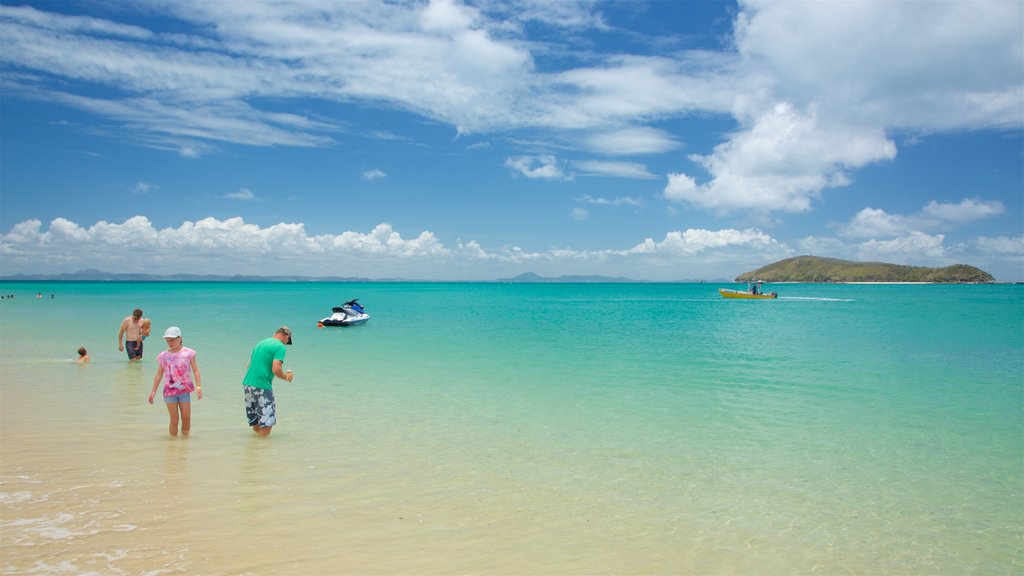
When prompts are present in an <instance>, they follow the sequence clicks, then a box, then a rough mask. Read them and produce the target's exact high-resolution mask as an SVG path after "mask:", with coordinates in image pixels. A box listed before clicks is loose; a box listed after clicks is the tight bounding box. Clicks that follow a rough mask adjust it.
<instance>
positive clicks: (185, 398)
mask: <svg viewBox="0 0 1024 576" xmlns="http://www.w3.org/2000/svg"><path fill="white" fill-rule="evenodd" d="M191 396H192V395H191V394H189V393H188V392H185V393H184V394H175V395H174V396H164V402H165V403H167V404H188V403H189V402H191V401H192V397H191Z"/></svg>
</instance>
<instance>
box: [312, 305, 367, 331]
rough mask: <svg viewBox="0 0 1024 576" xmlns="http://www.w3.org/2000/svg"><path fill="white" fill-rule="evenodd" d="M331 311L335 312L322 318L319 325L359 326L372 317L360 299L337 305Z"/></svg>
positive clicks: (321, 326)
mask: <svg viewBox="0 0 1024 576" xmlns="http://www.w3.org/2000/svg"><path fill="white" fill-rule="evenodd" d="M331 311H332V312H334V314H331V315H330V316H328V317H327V318H324V319H323V320H321V321H320V322H319V323H318V324H317V326H318V327H320V328H323V327H324V326H359V325H360V324H366V321H367V320H369V319H370V315H369V314H367V313H366V309H365V308H363V305H362V304H360V303H359V302H358V299H356V300H349V301H348V302H345V303H344V304H342V305H341V306H335V307H334V308H331Z"/></svg>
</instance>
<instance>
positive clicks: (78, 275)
mask: <svg viewBox="0 0 1024 576" xmlns="http://www.w3.org/2000/svg"><path fill="white" fill-rule="evenodd" d="M0 280H9V281H21V282H26V281H35V282H423V280H409V279H405V278H359V277H351V276H249V275H233V276H226V275H217V274H166V275H161V274H133V273H129V274H118V273H111V272H103V271H102V270H93V269H89V270H80V271H78V272H74V273H63V274H16V275H13V276H0ZM714 281H715V282H728V280H723V279H718V280H714ZM491 282H522V283H531V282H532V283H545V282H547V283H557V282H562V283H573V282H575V283H593V284H601V283H604V284H611V283H623V284H629V283H644V282H648V281H647V280H634V279H632V278H625V277H623V276H615V277H611V276H558V277H555V278H552V277H547V276H541V275H539V274H534V273H533V272H526V273H525V274H520V275H518V276H515V277H512V278H498V279H496V280H491ZM678 282H679V283H683V282H703V280H679V281H678Z"/></svg>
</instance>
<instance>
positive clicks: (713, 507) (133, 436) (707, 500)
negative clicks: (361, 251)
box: [0, 283, 1024, 574]
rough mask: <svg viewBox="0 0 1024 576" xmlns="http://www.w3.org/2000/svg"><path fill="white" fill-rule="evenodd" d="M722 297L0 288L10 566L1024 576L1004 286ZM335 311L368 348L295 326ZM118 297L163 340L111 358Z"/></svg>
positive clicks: (609, 289) (634, 291)
mask: <svg viewBox="0 0 1024 576" xmlns="http://www.w3.org/2000/svg"><path fill="white" fill-rule="evenodd" d="M715 288H717V286H713V285H701V284H571V285H565V284H554V285H552V284H472V283H464V284H463V283H456V284H435V283H373V284H286V283H285V284H276V283H265V284H257V283H254V284H246V283H208V284H207V283H180V284H176V283H81V284H78V283H53V284H30V283H24V284H21V283H9V284H0V293H2V294H9V293H15V294H17V297H16V298H15V299H14V300H7V299H5V300H3V301H0V363H2V371H0V373H2V374H3V377H2V378H3V379H2V381H0V385H2V388H0V392H2V397H0V400H2V402H0V446H2V454H0V456H2V458H0V462H2V470H0V503H2V516H0V565H2V567H3V571H4V572H5V573H10V574H19V573H37V572H58V571H67V572H69V573H98V574H120V573H132V574H135V573H148V574H160V573H169V572H178V571H186V572H193V573H196V572H198V573H217V574H221V573H222V574H334V573H371V574H372V573H379V574H394V573H416V574H450V573H497V574H524V573H531V574H567V573H576V574H581V573H588V574H593V573H612V574H621V573H631V574H637V573H652V574H655V573H656V574H664V573H691V574H692V573H715V574H748V573H760V574H782V573H785V574H793V573H821V574H865V573H873V574H922V573H928V574H939V573H941V574H1018V573H1020V572H1021V571H1022V570H1024V556H1022V552H1021V550H1022V543H1024V525H1022V518H1024V418H1022V416H1024V346H1022V345H1021V343H1020V334H1021V333H1022V328H1024V290H1022V289H1021V288H1022V287H1020V286H1005V285H999V286H887V285H883V286H850V285H835V286H829V285H778V286H775V287H774V289H777V290H778V291H779V292H780V294H781V295H782V296H783V297H782V298H780V299H779V300H774V301H726V300H724V299H722V298H720V297H719V296H718V294H717V293H716V292H715ZM36 292H42V293H43V294H44V295H45V296H46V297H45V298H43V299H36V298H34V295H35V293H36ZM50 294H53V295H54V296H55V298H53V299H50V298H49V297H48V296H49V295H50ZM353 297H359V298H360V299H361V302H362V303H363V304H364V305H365V306H366V307H367V309H368V311H369V312H370V314H371V315H372V316H373V319H372V320H371V321H370V322H369V323H368V324H367V325H365V326H362V327H357V328H337V329H317V328H316V320H318V319H319V318H321V317H324V316H327V315H329V314H330V308H331V306H333V305H336V304H338V303H340V302H342V301H344V300H348V299H351V298H353ZM136 306H137V307H141V308H143V309H144V310H145V315H146V316H147V317H149V318H152V319H153V322H154V328H153V332H154V337H153V338H151V339H150V340H147V349H146V357H145V359H144V360H143V362H142V363H141V365H137V364H136V365H130V364H128V362H127V361H126V360H125V358H124V356H123V354H122V353H119V352H118V351H117V348H116V335H117V328H118V325H119V323H120V320H121V319H122V318H123V317H124V316H126V315H127V314H129V313H130V311H131V309H132V308H134V307H136ZM281 324H288V325H290V326H291V327H292V329H293V331H294V338H295V343H296V345H295V346H293V347H291V349H289V353H288V357H287V361H286V367H289V368H291V369H293V370H294V371H295V382H293V383H291V384H288V383H285V382H280V381H279V382H278V383H276V384H275V392H276V394H277V396H278V416H279V423H278V426H277V427H275V429H274V432H273V434H272V435H271V437H270V438H267V439H259V438H255V437H254V436H253V434H252V433H251V431H249V430H248V428H247V426H246V423H245V420H244V410H243V407H242V400H241V389H240V388H241V386H240V380H241V375H242V373H243V372H244V369H245V364H246V362H247V360H248V354H249V351H250V350H251V348H252V346H253V345H254V344H255V343H256V342H257V341H258V340H260V339H262V338H264V337H267V336H269V335H271V334H272V333H273V331H274V329H275V328H276V327H277V326H279V325H281ZM169 325H176V326H179V327H181V329H182V332H183V333H184V344H185V345H186V346H189V347H191V348H194V349H196V350H197V351H198V361H199V366H200V369H201V371H202V374H203V382H204V392H206V397H205V398H204V399H202V400H196V399H193V425H192V429H193V433H192V437H190V438H187V439H171V438H168V437H167V434H166V423H167V413H166V410H165V409H164V408H163V407H162V406H160V405H156V406H150V405H149V404H147V403H146V396H147V395H148V391H149V389H150V387H151V385H152V379H153V374H154V372H155V367H156V366H155V362H154V358H155V356H156V354H157V352H159V350H161V349H162V348H163V343H162V341H161V340H160V339H159V338H158V337H157V336H159V335H160V334H162V333H163V330H164V329H165V328H166V327H167V326H169ZM80 345H85V346H86V347H88V348H89V350H90V353H91V355H92V357H93V362H92V363H91V364H90V365H88V366H84V367H82V366H77V365H74V364H73V363H72V362H70V361H69V359H70V358H72V357H73V356H74V355H75V353H74V351H75V350H76V349H77V348H78V346H80Z"/></svg>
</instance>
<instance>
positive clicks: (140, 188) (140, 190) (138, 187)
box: [132, 182, 156, 194]
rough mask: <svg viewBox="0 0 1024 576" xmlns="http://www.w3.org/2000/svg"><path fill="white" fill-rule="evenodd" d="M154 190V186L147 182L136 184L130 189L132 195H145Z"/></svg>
mask: <svg viewBox="0 0 1024 576" xmlns="http://www.w3.org/2000/svg"><path fill="white" fill-rule="evenodd" d="M155 188H156V187H155V186H154V185H152V184H150V183H149V182H136V183H135V186H133V187H132V193H133V194H146V193H148V192H149V191H150V190H153V189H155Z"/></svg>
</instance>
